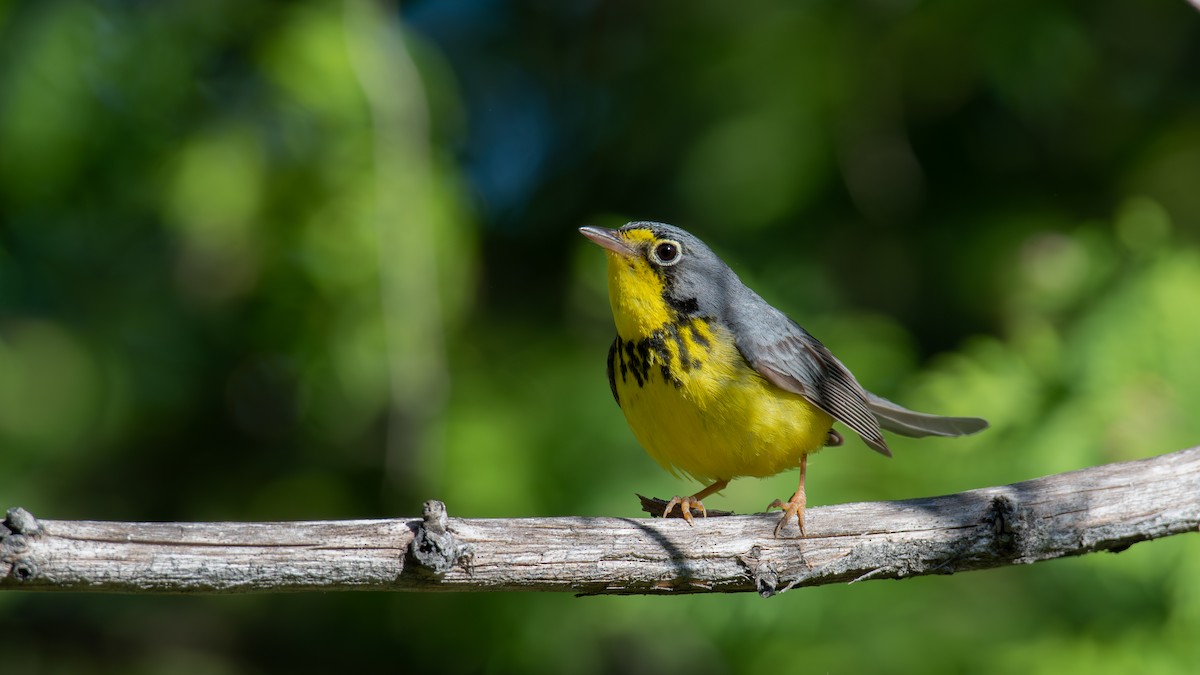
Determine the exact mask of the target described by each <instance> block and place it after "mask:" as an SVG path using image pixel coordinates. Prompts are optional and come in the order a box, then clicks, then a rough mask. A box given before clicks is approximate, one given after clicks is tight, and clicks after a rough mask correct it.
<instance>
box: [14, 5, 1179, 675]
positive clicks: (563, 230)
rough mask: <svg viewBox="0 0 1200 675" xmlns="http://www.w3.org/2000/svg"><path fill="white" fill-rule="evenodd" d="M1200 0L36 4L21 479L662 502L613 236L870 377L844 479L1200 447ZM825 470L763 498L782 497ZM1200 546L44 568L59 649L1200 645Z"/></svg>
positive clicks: (411, 503) (109, 490) (796, 665)
mask: <svg viewBox="0 0 1200 675" xmlns="http://www.w3.org/2000/svg"><path fill="white" fill-rule="evenodd" d="M1197 73H1200V14H1198V13H1197V11H1196V10H1195V9H1194V8H1193V7H1191V6H1190V5H1188V4H1187V3H1185V2H1152V3H1146V2H1133V1H1131V0H1101V1H1100V2H1090V3H1079V2H1032V1H1015V2H1013V1H1009V2H974V3H962V2H951V1H949V0H946V1H935V2H912V1H906V0H896V1H890V0H874V1H862V2H822V1H812V2H800V3H789V2H766V1H763V0H755V1H752V2H749V3H742V4H736V5H735V4H732V3H721V2H708V1H701V2H692V3H632V2H573V3H550V2H511V3H504V2H499V1H477V2H476V1H472V2H465V1H464V2H448V1H440V2H439V1H433V0H426V1H423V2H408V3H403V4H402V5H401V6H400V7H395V6H384V7H380V6H377V5H373V4H371V3H367V2H345V3H326V2H296V3H266V2H235V1H233V0H223V1H221V0H218V1H207V2H183V1H181V2H171V3H142V2H118V1H109V2H77V1H61V2H59V1H55V2H13V1H8V2H5V1H4V0H0V459H2V468H0V503H2V505H3V506H4V507H6V508H7V507H9V506H15V505H20V506H23V507H25V508H27V509H29V510H30V511H31V512H33V513H34V514H35V515H38V516H41V517H45V518H55V519H70V518H82V519H129V520H219V519H230V520H258V519H261V520H283V519H296V518H302V519H325V518H349V517H353V518H369V517H392V516H411V515H416V514H418V513H419V512H420V505H421V503H422V502H423V501H424V500H426V499H429V498H439V499H443V500H444V501H446V503H447V504H448V507H449V509H450V513H451V515H452V516H463V517H511V516H551V515H568V514H570V515H609V516H637V515H638V504H637V501H636V499H635V498H634V496H633V493H634V492H635V491H637V492H641V493H643V494H654V495H659V496H663V497H669V496H671V495H674V494H688V493H690V492H691V491H693V490H694V489H695V486H693V485H691V484H689V483H687V482H686V481H683V480H678V479H675V478H673V477H671V476H670V475H668V474H666V473H664V472H662V471H661V470H660V469H659V468H658V467H657V466H655V465H654V463H653V462H652V461H651V460H650V459H649V458H648V457H647V456H646V455H645V453H643V452H642V451H641V450H640V449H639V448H638V447H637V444H636V442H635V441H634V439H633V437H632V435H631V434H630V433H629V431H628V429H627V427H626V426H625V423H624V420H623V419H622V417H621V414H620V411H619V410H618V409H617V407H616V406H615V405H614V404H613V403H612V400H611V397H610V395H609V392H608V387H607V384H606V382H605V379H604V355H605V353H606V350H607V348H608V344H609V342H610V341H611V337H612V322H611V316H610V314H609V310H608V303H607V298H606V290H605V278H604V256H603V255H601V253H600V252H599V251H598V250H596V249H595V248H594V247H592V246H591V245H590V244H588V242H587V241H585V240H584V239H583V238H581V237H580V236H579V235H578V234H577V232H576V228H578V227H579V226H581V225H585V224H592V225H604V226H610V227H615V226H618V225H620V224H622V223H624V222H625V221H628V220H643V219H651V220H662V221H666V222H671V223H673V224H676V225H680V226H683V227H685V228H687V229H689V230H690V231H692V232H694V233H695V234H697V235H699V236H701V237H702V238H704V239H705V240H706V241H707V242H708V243H709V244H711V245H712V246H713V248H714V249H715V250H717V251H718V253H719V254H721V255H722V256H723V257H724V258H725V259H726V261H727V262H729V263H730V265H731V266H732V267H733V268H734V269H735V270H736V271H737V272H738V273H739V274H741V275H742V277H743V279H745V280H746V281H747V282H748V283H749V284H750V285H751V286H752V287H753V288H755V289H756V290H758V291H759V292H760V293H761V294H762V295H763V296H764V297H766V298H767V299H768V300H769V301H771V302H772V303H774V304H776V305H777V306H779V307H780V308H781V309H784V310H785V311H786V312H788V313H789V315H791V316H792V317H793V318H795V319H797V320H798V321H799V322H800V323H802V324H803V325H804V326H806V327H807V328H808V329H809V330H810V331H812V332H813V333H814V334H815V335H817V336H818V337H819V338H821V339H822V340H823V341H824V342H825V343H826V344H827V345H829V346H830V348H831V349H832V350H833V351H834V352H835V353H836V354H838V355H839V356H840V357H841V358H842V360H843V361H845V362H846V363H847V365H849V366H850V368H852V369H853V370H854V372H855V373H856V375H857V376H858V378H859V380H860V381H862V382H863V383H864V384H865V385H866V386H867V387H869V388H870V389H872V390H874V391H876V392H878V393H880V394H882V395H885V396H887V397H889V398H893V399H895V400H897V401H899V402H902V403H904V404H905V405H909V406H911V407H914V408H918V409H922V410H930V411H935V412H943V413H946V414H971V415H980V416H983V417H987V418H988V419H989V420H991V421H992V423H993V428H992V429H991V430H989V431H988V432H986V433H985V434H982V435H980V436H977V437H972V438H969V439H955V440H939V439H933V440H927V441H923V442H922V441H907V440H902V439H896V440H894V442H893V441H889V442H890V443H892V444H893V447H894V449H895V451H896V457H895V458H894V459H893V460H883V459H881V458H879V457H877V456H875V455H874V454H873V453H869V452H867V451H866V450H865V448H864V447H863V446H862V445H861V443H859V442H858V441H857V440H850V441H849V442H848V443H847V445H846V446H845V447H843V448H839V449H836V450H831V451H828V452H825V453H822V454H820V455H818V456H817V457H815V458H814V459H813V462H812V463H811V465H810V476H809V497H810V504H813V505H822V504H830V503H837V502H845V501H855V500H878V499H901V498H907V497H918V496H929V495H934V494H943V493H949V492H956V491H960V490H965V489H970V488H975V487H982V486H986V485H997V484H1003V483H1007V482H1012V481H1017V480H1023V479H1027V478H1032V477H1035V476H1039V475H1044V474H1048V473H1054V472H1058V471H1066V470H1070V469H1075V468H1081V467H1085V466H1090V465H1094V464H1099V463H1103V462H1110V461H1118V460H1125V459H1133V458H1139V457H1147V456H1152V455H1156V454H1160V453H1163V452H1168V451H1171V450H1176V449H1179V448H1183V447H1188V446H1191V445H1194V444H1195V443H1196V442H1197V439H1198V438H1200V422H1198V421H1197V420H1196V417H1195V414H1194V411H1195V410H1197V409H1198V408H1200V350H1197V349H1196V345H1197V344H1200V320H1198V319H1197V318H1196V316H1197V314H1196V312H1195V307H1196V303H1197V298H1198V297H1200V249H1198V248H1197V237H1198V235H1200V189H1197V186H1198V185H1200V179H1198V178H1197V177H1198V176H1200V89H1198V88H1197V86H1196V84H1197ZM794 481H795V476H793V475H781V476H777V477H775V478H772V479H766V480H761V481H759V480H754V479H742V480H739V481H735V482H734V483H733V484H732V485H731V486H730V487H729V488H728V489H727V490H726V491H725V492H724V493H723V495H721V496H717V497H714V498H712V499H711V500H706V503H707V504H708V505H709V506H710V507H713V508H726V509H733V510H737V511H739V512H746V511H754V510H757V509H761V508H762V507H763V505H765V504H767V503H768V502H769V501H771V500H772V499H774V498H776V497H786V496H787V494H790V492H791V489H793V484H794ZM1198 565H1200V547H1198V545H1197V542H1196V540H1195V538H1194V537H1179V538H1174V539H1171V540H1165V541H1159V542H1153V543H1149V544H1142V545H1139V546H1135V547H1133V548H1132V549H1130V550H1129V551H1127V552H1125V553H1122V554H1120V555H1118V556H1113V555H1108V554H1105V555H1094V556H1089V557H1086V558H1081V559H1074V560H1064V561H1056V562H1052V563H1045V564H1040V565H1037V566H1034V567H1022V568H1010V569H1004V570H996V571H991V572H981V573H972V574H967V575H960V576H955V577H947V578H923V579H915V580H909V581H905V582H903V583H899V584H897V583H890V582H886V583H885V582H872V583H864V584H856V585H854V586H850V587H840V586H839V587H824V588H817V589H803V590H798V591H795V592H791V593H788V594H786V595H783V596H781V597H777V598H773V599H771V600H767V601H764V600H762V599H760V598H758V597H756V596H745V597H743V596H728V597H724V596H713V597H677V598H663V597H653V598H581V599H576V598H572V597H567V596H548V595H533V594H507V595H474V596H468V595H415V594H414V595H400V594H383V593H363V594H327V595H261V596H245V597H241V596H239V597H216V598H189V597H132V596H130V597H123V596H99V595H98V596H89V595H79V594H74V595H66V594H64V595H51V594H21V593H4V594H0V630H2V631H3V633H4V635H5V644H6V645H7V648H6V650H5V651H6V654H5V657H4V663H5V666H4V667H3V668H2V669H3V670H4V672H6V673H7V672H12V673H76V672H79V673H160V672H171V673H174V672H180V673H214V674H216V673H220V674H224V673H258V672H278V671H284V670H290V671H298V672H312V671H318V670H328V669H330V668H336V669H338V670H339V671H340V670H356V671H357V670H371V671H375V670H382V669H389V670H398V671H417V672H425V671H430V670H434V669H438V670H441V671H448V672H461V671H485V672H509V671H521V672H547V673H551V672H553V673H559V672H585V673H586V672H597V673H598V672H616V671H620V672H631V673H640V672H647V673H648V672H655V673H662V672H690V673H692V674H693V675H702V674H705V673H727V672H768V671H786V670H791V669H798V670H804V671H814V672H1014V671H1023V672H1055V673H1059V672H1076V671H1077V672H1089V673H1093V672H1114V673H1115V672H1122V673H1123V672H1128V671H1130V670H1136V671H1137V672H1148V673H1150V672H1162V673H1173V672H1189V669H1190V667H1191V666H1194V664H1195V663H1196V662H1197V661H1200V643H1197V641H1196V640H1195V635H1196V634H1197V633H1198V632H1200V612H1198V611H1197V609H1196V608H1197V607H1200V581H1198V579H1200V577H1198V576H1197V575H1196V574H1195V573H1194V571H1195V570H1196V569H1197V568H1198V567H1197V566H1198Z"/></svg>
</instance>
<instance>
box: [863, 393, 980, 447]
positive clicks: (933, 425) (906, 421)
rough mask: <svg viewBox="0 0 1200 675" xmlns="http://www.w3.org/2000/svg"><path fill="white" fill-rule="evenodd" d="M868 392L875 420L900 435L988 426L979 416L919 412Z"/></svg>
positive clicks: (950, 432) (960, 432)
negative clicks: (944, 415)
mask: <svg viewBox="0 0 1200 675" xmlns="http://www.w3.org/2000/svg"><path fill="white" fill-rule="evenodd" d="M866 394H867V406H868V407H870V409H871V412H872V413H874V414H875V419H877V420H879V426H881V427H883V428H884V429H887V430H888V431H891V432H894V433H897V434H900V435H901V436H909V437H911V438H921V437H923V436H967V435H969V434H973V433H975V432H977V431H983V430H984V429H986V428H988V423H987V420H985V419H980V418H978V417H943V416H941V415H930V414H928V413H919V412H916V411H914V410H909V409H908V408H905V407H902V406H899V405H896V404H895V403H892V402H891V401H889V400H887V399H886V398H883V397H882V396H876V395H875V394H872V393H871V392H866Z"/></svg>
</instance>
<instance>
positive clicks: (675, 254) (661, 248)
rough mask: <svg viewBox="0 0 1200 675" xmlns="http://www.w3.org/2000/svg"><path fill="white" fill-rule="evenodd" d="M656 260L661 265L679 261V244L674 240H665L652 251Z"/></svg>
mask: <svg viewBox="0 0 1200 675" xmlns="http://www.w3.org/2000/svg"><path fill="white" fill-rule="evenodd" d="M652 256H653V258H654V262H656V263H658V264H659V265H674V264H675V263H677V262H679V258H680V255H679V244H677V243H675V242H673V241H664V242H662V243H660V244H659V245H657V246H655V247H654V251H653V252H652Z"/></svg>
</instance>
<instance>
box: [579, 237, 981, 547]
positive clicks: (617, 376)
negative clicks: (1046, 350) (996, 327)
mask: <svg viewBox="0 0 1200 675" xmlns="http://www.w3.org/2000/svg"><path fill="white" fill-rule="evenodd" d="M579 231H580V232H581V233H582V234H583V235H584V236H586V237H587V238H588V239H591V240H592V241H593V242H595V243H596V244H599V245H600V246H602V247H604V248H605V249H607V250H608V298H609V302H610V304H611V305H612V312H613V319H614V321H615V323H616V327H617V338H616V340H614V341H613V343H612V347H611V348H610V349H609V350H608V382H609V385H610V386H611V387H612V394H613V398H615V399H616V401H617V404H618V405H619V406H620V407H621V410H622V411H623V412H624V413H625V419H626V420H627V421H628V422H629V426H630V427H631V428H632V429H633V434H634V436H636V437H637V439H638V442H640V443H641V444H642V446H643V447H644V448H645V449H646V451H647V452H649V453H650V456H651V457H653V458H654V459H655V461H657V462H658V463H659V464H660V465H662V466H663V467H664V468H666V469H667V470H668V471H671V472H672V473H676V472H682V473H684V474H687V475H689V476H691V477H692V478H694V479H696V480H697V481H700V482H702V483H705V484H707V485H708V486H707V487H705V488H704V489H703V490H700V491H699V492H697V493H696V494H694V495H692V496H690V497H678V496H676V497H675V498H674V499H672V500H671V501H670V502H669V503H668V504H667V508H666V510H665V511H664V513H663V515H664V516H665V515H667V514H669V513H670V512H671V510H672V509H673V508H674V507H676V506H679V507H680V510H681V512H682V515H683V517H684V518H685V519H686V520H687V521H688V522H689V523H690V522H691V521H692V515H691V510H692V509H693V508H696V509H698V510H699V511H700V512H701V513H702V514H705V515H707V512H706V511H705V509H704V505H703V504H702V503H701V500H702V499H704V498H705V497H708V496H709V495H711V494H713V493H714V492H718V491H720V490H723V489H724V488H725V486H726V485H728V484H729V481H730V480H731V479H733V478H737V477H739V476H757V477H765V476H773V475H775V474H777V473H780V472H781V471H786V470H788V469H792V468H795V467H797V466H798V467H799V468H800V485H799V489H797V490H796V493H795V494H794V495H792V498H791V499H790V500H788V501H786V502H783V501H780V500H778V499H776V500H775V501H774V502H773V503H772V504H771V505H769V506H768V507H767V510H770V509H772V508H781V509H783V510H784V514H783V518H782V519H780V521H779V524H778V525H776V526H775V536H779V532H780V530H781V529H782V528H783V526H784V525H785V524H786V523H787V522H788V520H789V519H791V518H792V517H793V516H795V518H796V524H797V525H798V526H799V528H800V534H801V535H803V534H804V505H805V492H804V474H805V471H806V468H807V458H808V454H809V453H811V452H815V451H817V450H819V449H821V448H822V447H824V446H826V445H840V444H841V442H842V437H841V435H840V434H839V433H838V432H837V431H835V430H833V428H832V427H833V422H834V421H835V420H836V421H838V422H841V423H842V424H845V425H846V426H847V427H849V428H850V429H852V430H854V431H855V432H856V433H857V434H858V435H859V436H861V437H862V439H863V441H864V442H865V443H866V444H867V445H868V446H869V447H871V449H873V450H875V451H876V452H879V453H880V454H883V455H885V456H888V457H890V456H891V454H892V453H891V450H889V449H888V446H887V442H886V441H885V440H884V438H883V432H882V431H881V427H882V428H883V429H887V430H889V431H893V432H895V433H898V434H901V435H903V436H911V437H921V436H964V435H966V434H972V433H975V432H976V431H980V430H982V429H985V428H987V422H986V421H985V420H982V419H979V418H976V417H941V416H938V415H929V414H925V413H919V412H914V411H912V410H908V409H906V408H903V407H901V406H898V405H896V404H895V403H892V402H891V401H888V400H887V399H884V398H881V397H879V396H875V395H874V394H871V393H870V392H868V391H866V390H865V389H863V388H862V387H861V386H860V385H859V384H858V381H857V380H855V379H854V376H853V375H852V374H850V371H849V370H847V368H846V367H845V366H844V365H842V362H841V361H839V360H837V358H835V357H834V355H833V354H831V353H830V352H829V350H828V349H826V348H825V345H823V344H821V343H820V341H818V340H817V339H816V338H814V337H813V336H812V335H810V334H809V333H808V331H806V330H804V329H803V328H801V327H800V325H799V324H797V323H796V322H795V321H792V320H791V319H789V318H788V317H787V316H785V315H784V313H783V312H781V311H779V310H778V309H775V308H774V307H772V306H771V305H769V304H767V302H766V301H765V300H763V299H762V298H760V297H759V296H758V294H757V293H755V292H754V291H752V290H750V289H749V288H747V287H746V285H745V284H743V283H742V280H741V279H739V278H738V276H737V274H735V273H734V272H733V270H731V269H729V266H728V265H726V264H725V263H724V262H723V261H722V260H721V259H720V258H718V257H717V255H716V254H715V253H713V252H712V251H711V250H710V249H709V248H708V247H707V246H705V245H704V242H702V241H700V240H699V239H697V238H696V237H694V236H692V235H691V234H689V233H687V232H685V231H684V230H682V229H680V228H678V227H673V226H671V225H665V224H663V223H652V222H633V223H629V224H627V225H625V226H624V227H622V228H620V229H618V230H608V229H604V228H599V227H582V228H580V230H579Z"/></svg>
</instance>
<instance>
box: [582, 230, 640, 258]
mask: <svg viewBox="0 0 1200 675" xmlns="http://www.w3.org/2000/svg"><path fill="white" fill-rule="evenodd" d="M579 233H580V234H582V235H583V236H585V237H587V238H588V239H591V240H592V241H593V242H594V243H596V244H597V245H599V246H603V247H604V248H606V249H608V250H610V251H612V252H613V253H617V254H620V255H626V256H631V255H634V250H633V249H632V248H630V247H629V244H626V243H625V241H624V240H623V239H621V235H619V234H617V231H616V230H606V229H604V228H603V227H594V226H592V225H586V226H584V227H581V228H579Z"/></svg>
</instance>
